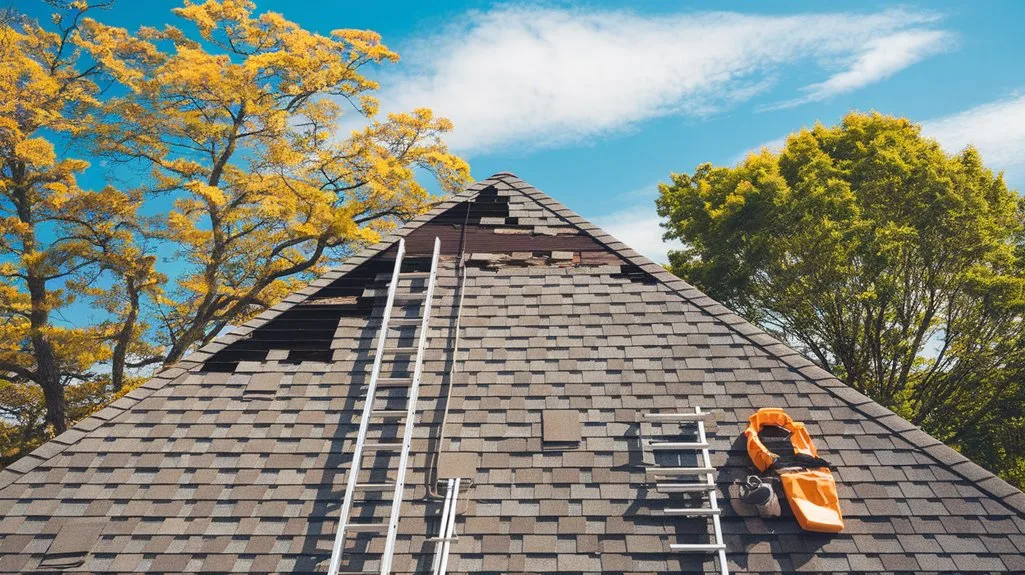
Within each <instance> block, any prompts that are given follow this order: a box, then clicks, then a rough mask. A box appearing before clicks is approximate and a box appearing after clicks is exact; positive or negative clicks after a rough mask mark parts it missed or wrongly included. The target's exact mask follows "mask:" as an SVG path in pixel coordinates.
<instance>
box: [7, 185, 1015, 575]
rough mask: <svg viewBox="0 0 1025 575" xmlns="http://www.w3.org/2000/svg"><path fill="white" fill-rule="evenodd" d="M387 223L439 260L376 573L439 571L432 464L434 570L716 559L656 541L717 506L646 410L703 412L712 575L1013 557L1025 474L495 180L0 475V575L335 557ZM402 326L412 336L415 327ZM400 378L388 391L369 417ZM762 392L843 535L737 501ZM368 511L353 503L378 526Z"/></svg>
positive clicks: (378, 304) (392, 401)
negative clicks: (411, 427)
mask: <svg viewBox="0 0 1025 575" xmlns="http://www.w3.org/2000/svg"><path fill="white" fill-rule="evenodd" d="M399 237H402V238H404V241H405V247H406V256H405V258H404V260H403V264H402V271H403V272H426V271H428V270H430V268H431V252H432V248H433V245H434V241H435V238H438V239H440V258H439V263H438V268H437V285H436V288H435V291H434V297H433V298H432V300H431V306H432V307H431V319H430V331H429V338H428V340H427V345H426V347H425V349H424V353H423V374H422V378H421V383H420V386H419V401H418V402H417V405H416V413H417V418H416V420H415V422H416V423H415V431H414V434H413V440H412V445H411V448H410V451H409V458H410V459H409V467H408V471H407V473H406V475H405V480H406V488H405V491H404V497H403V503H402V506H401V508H400V511H401V512H400V516H399V519H398V523H397V536H396V544H395V556H394V562H393V564H392V570H391V571H392V572H393V573H432V572H434V571H433V565H432V562H433V561H434V558H435V554H436V552H437V549H438V548H439V545H440V543H439V542H437V541H434V540H433V539H434V538H435V537H437V535H438V534H439V529H440V522H441V512H442V509H443V507H444V500H443V498H441V497H438V494H439V487H440V486H441V485H442V483H439V480H442V481H443V480H445V479H446V478H448V477H460V478H462V479H461V480H462V481H463V484H462V487H461V490H460V492H459V496H458V500H457V502H456V505H455V514H454V517H455V521H456V523H455V528H454V531H455V535H456V538H455V539H454V540H453V541H451V547H450V554H449V556H448V572H449V573H486V574H499V573H543V572H558V573H630V574H641V573H645V574H656V573H658V574H663V573H700V572H709V573H719V572H720V566H719V565H718V564H717V562H716V559H715V555H714V554H703V553H681V552H678V551H674V550H673V549H672V547H671V546H672V545H679V544H685V543H701V542H707V541H708V540H709V537H710V533H711V532H710V530H709V521H708V519H707V518H705V517H674V516H666V515H664V514H663V513H661V510H663V509H665V508H666V507H669V506H672V505H673V504H674V501H676V499H678V498H680V497H681V496H680V495H678V494H665V493H661V492H660V491H659V490H657V489H654V488H653V487H652V484H651V483H650V482H649V479H648V477H647V475H646V473H645V470H646V469H647V468H648V467H649V466H650V465H651V464H652V461H651V460H650V455H651V454H650V453H646V452H645V451H644V450H642V449H641V445H640V437H639V422H640V421H641V419H642V416H643V414H645V413H671V412H682V411H686V410H693V408H694V407H698V406H699V407H701V408H703V409H706V410H709V411H711V412H712V414H711V415H710V416H709V419H708V422H709V423H708V425H707V433H708V442H709V445H710V453H711V463H712V467H714V468H715V471H716V475H715V484H716V487H717V495H718V498H719V505H720V506H721V507H722V515H721V524H722V533H723V541H724V543H725V545H726V556H727V563H728V565H727V567H728V570H729V572H731V573H778V572H791V571H796V572H823V573H855V572H857V573H879V572H893V573H897V572H915V573H920V572H946V573H955V572H1015V571H1025V494H1022V493H1021V492H1020V491H1018V490H1017V489H1015V488H1013V487H1011V486H1010V485H1008V484H1007V483H1005V482H1003V481H1002V480H1000V479H998V478H997V477H995V476H993V475H992V474H991V473H989V472H987V471H985V470H984V469H982V468H980V467H978V466H977V465H975V464H973V463H971V462H969V461H968V460H967V459H965V458H964V457H963V456H961V455H960V454H958V453H957V452H955V451H954V450H952V449H950V448H948V447H946V446H944V445H943V444H942V443H940V442H939V441H937V440H935V439H933V438H932V437H930V436H929V435H927V434H926V433H924V432H923V431H921V430H920V429H918V428H916V427H915V426H913V425H911V424H910V423H908V422H906V421H905V420H903V419H901V418H900V417H898V416H896V415H894V414H893V413H891V412H890V411H889V410H887V409H885V408H883V407H881V406H879V405H878V404H876V403H874V402H872V401H871V400H869V399H868V398H866V397H865V396H863V395H862V394H860V393H858V392H856V391H854V390H852V389H850V388H848V387H847V386H845V385H843V384H842V383H841V382H839V381H837V380H836V379H835V378H834V377H832V376H831V375H829V374H828V373H826V372H824V371H822V370H821V369H818V368H817V367H815V366H813V365H812V364H811V363H810V362H809V361H807V360H806V359H805V358H803V357H802V356H800V355H799V354H798V353H797V352H795V351H794V350H792V349H790V348H789V347H787V346H785V345H783V344H780V343H779V342H778V341H776V340H774V339H773V338H771V337H769V336H768V335H766V334H764V333H763V332H761V331H760V330H759V329H757V328H755V327H753V326H751V325H750V324H748V323H747V322H745V321H744V320H743V319H741V318H740V317H738V316H736V315H735V314H733V313H732V312H730V311H729V310H728V309H726V308H724V307H722V306H721V305H719V304H717V303H716V302H714V301H712V300H711V299H710V298H708V297H707V296H705V295H704V294H702V293H700V292H699V291H697V290H696V289H694V288H693V287H691V286H690V285H688V284H687V283H685V282H683V281H681V280H679V279H677V278H675V277H673V276H672V275H670V274H669V273H668V272H666V271H665V270H664V269H662V268H661V267H660V266H658V265H656V264H654V263H652V262H650V261H648V260H647V259H645V258H644V257H642V256H640V255H638V254H637V253H636V252H634V251H633V250H631V249H630V248H628V247H627V246H625V245H623V244H622V243H620V242H618V241H617V240H615V239H614V238H612V237H610V236H608V235H607V234H605V233H604V232H603V231H601V230H600V229H599V228H597V227H595V226H593V225H592V224H590V223H588V222H586V221H585V220H583V219H582V218H580V217H579V216H577V215H576V214H574V213H573V212H571V211H569V210H567V209H566V208H565V207H563V206H562V205H561V204H559V203H558V202H556V201H555V200H553V199H552V198H550V197H548V196H547V195H545V194H543V193H541V192H539V191H538V190H536V189H534V188H533V187H531V186H529V185H528V184H526V183H524V182H522V181H520V180H519V179H518V178H516V177H515V176H513V175H511V174H496V175H494V176H492V177H491V178H489V179H487V180H484V181H482V182H479V183H477V184H475V185H474V186H471V187H470V188H469V189H468V190H467V191H466V192H465V193H463V194H460V195H457V196H454V197H451V198H450V199H448V200H446V201H444V202H443V203H441V204H440V205H439V206H438V207H436V208H435V209H434V210H432V211H431V212H429V213H427V214H425V215H423V216H421V217H419V218H417V219H416V220H414V221H413V222H411V223H409V224H407V225H406V226H405V227H403V228H402V229H401V230H400V231H399V232H398V233H397V234H396V235H394V236H391V237H388V238H385V240H384V241H382V242H381V243H379V244H377V245H375V246H372V247H371V248H368V249H367V250H366V251H364V252H362V253H360V254H358V255H357V256H356V257H353V258H351V259H350V260H349V261H348V262H347V263H346V264H345V265H343V266H341V267H340V268H339V269H337V270H335V271H332V272H330V273H328V274H326V275H325V276H323V277H322V278H320V279H319V280H317V281H315V282H314V283H313V284H312V285H311V286H310V287H309V288H307V289H304V290H302V291H300V292H298V293H296V294H293V295H292V296H289V297H288V298H287V299H286V300H285V301H284V302H283V303H281V304H279V305H277V306H275V307H274V308H273V309H272V310H270V311H269V312H267V313H265V314H263V315H262V316H260V317H259V318H257V319H255V320H253V321H251V322H249V323H247V324H246V325H244V326H242V327H240V328H238V329H236V330H234V331H233V332H232V333H231V334H229V335H227V336H225V337H222V338H219V339H218V340H216V341H215V342H213V343H211V344H210V345H207V346H206V347H204V348H203V349H201V350H200V351H198V352H195V353H193V354H191V355H189V356H188V357H187V358H186V359H184V360H183V361H181V362H179V363H178V364H177V365H175V366H172V367H169V368H167V369H165V370H163V371H162V372H160V373H159V374H157V375H156V376H155V377H154V378H153V379H151V380H150V381H149V382H148V383H146V384H144V385H143V386H142V387H141V388H139V389H136V390H134V391H132V392H131V393H130V394H128V396H126V397H124V398H122V399H120V400H118V401H117V402H115V403H114V404H112V405H111V406H109V407H107V408H105V409H103V410H102V411H100V412H99V413H97V414H95V415H94V416H92V417H89V418H87V419H85V420H84V421H82V422H80V423H78V424H77V425H76V426H74V427H73V428H72V429H71V430H69V431H68V432H67V433H65V434H63V435H61V436H59V437H57V438H55V439H54V440H52V441H50V442H48V443H47V444H45V445H43V446H42V447H40V448H39V449H37V450H36V451H35V452H33V453H32V454H30V455H28V456H26V457H24V458H22V459H21V460H19V461H17V462H16V463H14V464H13V465H11V466H10V467H8V468H7V469H5V470H3V471H2V472H0V517H2V519H0V572H3V573H24V572H46V573H63V572H68V573H72V572H74V573H129V572H148V573H226V572H235V573H325V572H327V569H328V563H329V560H330V558H331V553H332V543H333V540H334V537H335V533H336V532H337V530H338V529H337V528H338V518H339V516H340V507H341V504H342V500H343V498H344V497H345V490H346V474H347V471H348V470H349V469H350V468H351V466H352V452H353V444H354V442H355V441H356V437H357V431H358V429H359V424H360V417H361V413H362V411H363V408H364V403H365V401H364V400H365V398H366V394H367V384H368V383H369V381H370V377H371V376H370V371H371V366H372V364H373V361H374V348H375V346H376V344H377V337H378V332H379V327H380V325H381V318H382V314H383V308H384V304H385V302H386V300H387V292H388V280H389V277H390V274H391V272H392V269H393V267H394V263H395V258H396V255H397V241H398V238H399ZM461 263H462V264H463V265H461ZM423 275H428V274H423ZM423 281H427V280H423ZM404 313H408V314H409V316H408V317H409V318H410V319H412V318H414V317H416V316H415V314H416V313H417V312H416V311H415V310H410V311H406V310H397V311H396V312H395V313H393V314H392V318H395V317H399V318H401V317H403V316H402V314H404ZM394 329H396V330H397V331H396V333H395V334H394V335H393V337H394V338H396V340H397V341H400V342H405V343H403V344H400V345H410V346H415V345H416V337H417V333H416V330H417V329H418V327H417V326H416V325H415V323H414V322H408V325H407V323H402V324H401V325H399V326H394ZM412 369H413V367H412V364H411V361H410V359H409V358H408V357H407V358H405V359H401V358H398V359H391V360H388V361H385V362H384V364H383V365H382V375H381V378H387V381H398V380H400V379H401V378H403V377H408V376H409V375H410V372H411V370H412ZM381 381H384V380H383V379H382V380H381ZM405 392H406V388H403V387H402V386H398V385H396V386H394V387H384V386H382V388H381V389H378V391H377V398H378V401H380V402H382V403H381V405H380V406H379V407H378V409H388V406H389V405H400V404H401V403H402V401H403V398H404V396H403V395H402V394H403V393H405ZM760 407H782V408H784V409H786V411H787V413H789V414H790V415H791V416H793V417H794V419H796V420H799V421H802V422H804V423H805V424H806V425H807V427H808V430H809V432H810V433H811V436H812V437H813V439H814V441H815V443H816V445H817V446H818V449H819V451H820V455H821V456H822V457H824V458H825V459H826V460H828V461H829V462H831V463H832V465H833V467H832V472H833V475H834V476H835V478H836V481H837V485H838V491H839V494H840V503H841V507H842V509H843V513H844V524H845V528H844V530H843V531H842V532H841V533H838V534H822V533H806V532H803V531H801V529H800V528H799V526H798V524H797V523H796V522H795V520H794V516H793V514H792V513H791V512H790V510H789V508H787V506H786V505H784V506H783V516H782V517H779V518H766V519H763V518H759V517H757V516H752V515H751V513H749V512H748V511H747V510H746V509H745V506H743V505H742V504H738V502H737V501H736V497H737V493H738V491H737V485H736V482H739V481H742V480H743V479H745V478H746V477H747V475H749V474H751V473H752V472H753V467H752V465H751V461H750V460H749V458H748V456H747V453H746V452H745V443H744V439H743V435H742V433H743V430H744V428H745V427H746V425H747V418H748V417H749V416H750V415H751V414H752V413H753V412H754V411H755V410H756V409H758V408H760ZM393 409H394V408H393ZM383 433H384V432H383V431H375V430H374V429H371V431H370V432H369V436H368V441H376V442H387V441H389V440H390V441H396V438H395V437H393V436H388V435H382V434H383ZM376 457H377V459H378V461H373V462H370V463H368V462H367V460H366V459H364V463H363V465H362V468H361V469H362V472H361V474H360V477H359V481H361V482H374V481H387V480H393V479H394V477H390V478H389V477H387V472H386V470H387V469H388V468H389V464H390V463H391V462H393V461H390V460H389V458H392V457H397V454H396V453H394V452H388V451H381V452H379V453H378V454H377V456H376ZM680 464H683V463H682V462H681V463H680ZM364 474H365V476H364ZM442 495H443V493H442ZM385 496H388V497H390V494H382V495H380V497H385ZM684 497H688V496H687V495H684ZM374 503H375V502H374V498H373V497H369V498H368V501H367V502H366V503H365V504H364V505H363V506H361V507H360V508H354V509H353V512H352V517H355V518H358V519H359V520H360V521H364V522H367V521H371V522H372V521H374V520H377V521H387V518H386V517H383V516H382V515H381V510H380V509H383V508H387V505H382V506H375V505H374ZM383 539H384V538H383V537H381V536H380V534H379V533H369V532H368V533H360V534H359V535H358V536H357V535H354V536H353V537H352V539H351V540H347V542H346V543H345V548H344V549H345V553H344V554H343V555H342V560H341V563H342V572H376V571H375V570H376V569H377V565H378V563H377V561H379V559H380V556H381V553H382V547H383V544H384V542H383Z"/></svg>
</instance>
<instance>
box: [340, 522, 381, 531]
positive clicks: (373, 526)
mask: <svg viewBox="0 0 1025 575" xmlns="http://www.w3.org/2000/svg"><path fill="white" fill-rule="evenodd" d="M350 529H351V530H353V531H387V530H388V524H387V523H350V524H348V525H346V526H345V530H346V531H348V530H350Z"/></svg>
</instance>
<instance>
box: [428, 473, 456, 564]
mask: <svg viewBox="0 0 1025 575" xmlns="http://www.w3.org/2000/svg"><path fill="white" fill-rule="evenodd" d="M452 481H453V480H452V479H449V480H448V490H447V491H445V504H444V505H443V506H442V508H441V525H440V526H439V527H438V546H437V547H435V551H434V561H433V562H432V563H431V573H433V574H434V575H438V567H439V566H441V553H442V551H443V550H444V544H445V537H446V536H447V535H446V534H447V533H448V509H449V507H451V505H452V494H453V493H454V492H453V490H452Z"/></svg>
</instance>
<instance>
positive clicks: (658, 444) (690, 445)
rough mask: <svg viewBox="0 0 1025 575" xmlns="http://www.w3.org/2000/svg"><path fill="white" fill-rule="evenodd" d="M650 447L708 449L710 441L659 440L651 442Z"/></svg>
mask: <svg viewBox="0 0 1025 575" xmlns="http://www.w3.org/2000/svg"><path fill="white" fill-rule="evenodd" d="M648 447H650V448H652V449H708V443H685V442H672V441H659V442H652V443H649V444H648Z"/></svg>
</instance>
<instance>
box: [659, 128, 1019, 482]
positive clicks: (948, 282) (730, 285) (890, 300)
mask: <svg viewBox="0 0 1025 575" xmlns="http://www.w3.org/2000/svg"><path fill="white" fill-rule="evenodd" d="M657 206H658V210H659V214H660V215H661V216H663V217H664V218H666V220H665V222H664V224H663V226H664V227H665V229H666V233H665V236H666V238H675V239H680V240H682V241H683V242H684V244H685V246H686V248H685V249H683V250H681V251H676V252H672V253H670V254H669V259H670V267H671V270H672V271H673V272H674V273H676V274H677V275H679V276H680V277H682V278H684V279H686V280H688V281H690V282H691V283H693V284H694V285H696V286H697V287H699V288H700V289H702V290H704V291H706V292H707V293H708V294H709V295H710V296H711V297H713V298H716V299H717V300H719V301H721V302H723V303H724V304H725V305H727V306H730V307H732V308H733V309H735V310H737V311H738V313H741V314H742V315H744V316H745V317H746V318H747V319H749V320H751V321H753V322H755V323H757V324H759V325H760V326H762V327H763V328H765V329H766V330H768V331H770V332H772V333H775V334H776V335H778V336H779V337H781V338H782V339H784V340H786V341H788V342H789V343H791V344H793V345H794V346H795V347H797V348H799V349H801V350H803V351H804V352H805V353H806V354H807V355H808V356H809V357H811V358H812V359H814V360H815V361H816V362H817V363H819V364H820V365H822V366H823V367H824V368H826V369H828V370H830V371H832V372H833V373H835V374H836V375H837V376H838V377H840V378H841V379H842V380H843V381H845V382H846V383H847V384H848V385H851V386H852V387H854V388H856V389H858V390H860V391H862V392H864V393H866V394H868V395H870V396H871V397H873V398H874V399H876V400H877V401H879V402H881V403H882V404H884V405H886V406H889V407H891V408H892V409H895V410H896V411H897V412H898V413H900V414H902V415H903V416H905V417H907V418H909V419H910V420H911V421H913V422H914V423H916V424H919V425H921V426H923V427H924V428H925V429H927V430H928V431H930V432H931V433H933V434H935V435H937V436H938V437H940V438H941V439H944V440H946V441H948V442H950V443H952V444H953V445H955V446H959V447H961V448H963V449H965V450H966V452H967V454H968V455H970V456H972V457H975V458H976V459H977V460H980V461H983V462H985V463H986V464H987V465H989V466H990V467H991V468H993V469H996V470H997V471H1000V472H1003V473H1004V474H1005V475H1006V476H1009V477H1012V478H1013V477H1015V476H1014V473H1015V472H1014V471H1013V470H1014V469H1017V467H1018V466H1019V465H1020V464H1021V461H1022V460H1021V458H1020V451H1021V450H1020V448H1017V453H1018V455H1016V454H1015V453H1014V451H1015V450H1014V449H1009V448H1010V447H1012V443H1008V442H1009V441H1013V440H1012V439H1010V438H1009V437H1003V438H1001V436H1007V435H1008V434H1006V433H1003V432H1000V427H1001V423H1000V421H999V419H997V418H996V417H995V414H997V413H999V414H1000V418H1003V419H1007V418H1014V417H1021V416H1022V415H1025V414H1023V413H1022V412H1023V402H1022V399H1023V397H1022V393H1023V392H1022V385H1021V383H1020V381H1021V378H1022V375H1023V373H1025V363H1023V358H1022V354H1021V352H1022V350H1023V344H1025V322H1023V321H1022V317H1023V311H1025V273H1023V258H1022V256H1023V255H1025V249H1023V245H1025V243H1023V229H1025V226H1023V215H1025V203H1023V201H1022V200H1021V199H1020V198H1019V197H1018V195H1017V194H1015V193H1014V192H1013V191H1011V190H1009V189H1008V188H1007V187H1006V185H1005V184H1004V181H1003V178H1002V176H1000V175H994V174H993V173H992V172H991V171H990V170H988V169H986V168H985V167H984V166H983V163H982V159H981V158H980V156H979V154H978V152H977V151H976V150H974V149H972V148H968V149H966V150H964V151H963V152H961V153H959V154H956V155H948V154H946V153H944V152H943V150H941V149H940V147H939V145H938V144H937V143H936V142H935V141H933V140H931V139H928V138H925V137H923V136H922V134H921V131H920V127H919V126H918V125H917V124H915V123H913V122H910V121H908V120H905V119H901V118H894V117H889V116H884V115H880V114H876V113H873V114H858V113H852V114H849V115H848V116H846V117H845V118H844V119H843V121H842V123H841V124H840V125H839V126H835V127H825V126H822V125H816V126H815V127H814V128H813V129H811V130H802V131H800V132H798V133H795V134H792V135H791V136H790V137H789V138H788V139H787V142H786V145H785V147H784V149H783V150H782V151H781V152H779V153H773V152H771V151H768V150H762V151H761V152H759V153H755V154H751V155H749V156H748V157H747V158H746V159H745V160H744V161H742V162H740V163H739V164H738V165H737V166H735V167H713V166H711V165H710V164H703V165H700V166H698V167H697V169H696V170H695V172H694V173H693V174H673V175H672V176H671V182H670V183H667V184H661V185H660V197H659V199H658V200H657ZM1017 480H1018V481H1020V480H1021V478H1020V477H1017ZM1019 484H1021V483H1019Z"/></svg>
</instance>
